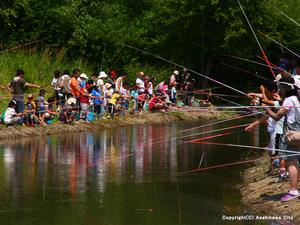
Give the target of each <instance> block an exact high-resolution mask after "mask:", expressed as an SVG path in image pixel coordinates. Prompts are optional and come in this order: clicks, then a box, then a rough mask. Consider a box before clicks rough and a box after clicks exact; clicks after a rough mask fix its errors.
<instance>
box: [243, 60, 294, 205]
mask: <svg viewBox="0 0 300 225" xmlns="http://www.w3.org/2000/svg"><path fill="white" fill-rule="evenodd" d="M278 70H279V74H278V75H277V76H276V79H275V80H270V81H267V82H265V83H264V84H262V85H261V86H260V88H259V89H260V92H259V93H249V94H248V95H249V97H251V98H252V100H253V101H252V103H253V104H254V105H258V104H259V105H261V106H262V108H263V109H264V112H263V113H262V114H261V115H260V116H259V118H258V119H257V120H255V121H254V122H253V123H252V124H250V125H249V126H248V127H246V131H252V130H253V129H254V128H256V127H257V126H258V125H259V124H263V123H266V124H267V131H268V134H269V145H268V150H269V156H270V170H269V171H268V174H269V175H271V176H273V175H276V173H275V169H276V167H278V168H279V179H278V181H279V182H281V181H285V180H288V179H289V180H290V189H289V191H288V192H287V193H286V194H285V195H284V196H282V198H281V201H283V202H286V201H289V200H292V199H294V198H297V197H298V196H299V192H298V176H299V173H298V169H299V159H300V154H299V148H300V146H299V144H295V143H293V142H292V141H291V140H290V138H288V136H289V135H295V134H297V133H298V132H299V131H300V101H299V100H300V97H299V96H300V95H299V90H300V79H299V78H300V60H299V59H298V60H297V61H296V62H295V64H294V65H293V64H292V63H290V62H289V61H288V60H286V59H284V60H281V63H280V65H279V67H278Z"/></svg>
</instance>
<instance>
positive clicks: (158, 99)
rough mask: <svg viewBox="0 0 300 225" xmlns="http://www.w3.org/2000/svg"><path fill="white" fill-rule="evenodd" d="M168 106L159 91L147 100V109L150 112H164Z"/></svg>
mask: <svg viewBox="0 0 300 225" xmlns="http://www.w3.org/2000/svg"><path fill="white" fill-rule="evenodd" d="M168 108H169V107H168V105H167V104H166V96H165V95H163V94H161V93H157V94H156V95H154V96H153V97H152V98H151V99H150V101H149V110H150V111H151V112H165V111H167V110H168Z"/></svg>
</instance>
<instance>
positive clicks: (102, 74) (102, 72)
mask: <svg viewBox="0 0 300 225" xmlns="http://www.w3.org/2000/svg"><path fill="white" fill-rule="evenodd" d="M107 76H108V75H107V74H106V73H105V72H104V71H101V72H100V73H99V77H98V78H105V77H107Z"/></svg>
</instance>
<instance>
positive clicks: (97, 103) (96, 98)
mask: <svg viewBox="0 0 300 225" xmlns="http://www.w3.org/2000/svg"><path fill="white" fill-rule="evenodd" d="M91 96H92V98H93V105H94V112H95V114H96V116H97V119H100V118H101V117H102V116H103V113H104V110H102V109H103V98H102V96H101V94H100V91H99V89H98V87H97V86H95V87H94V88H93V90H92V93H91Z"/></svg>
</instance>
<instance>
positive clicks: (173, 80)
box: [170, 74, 176, 84]
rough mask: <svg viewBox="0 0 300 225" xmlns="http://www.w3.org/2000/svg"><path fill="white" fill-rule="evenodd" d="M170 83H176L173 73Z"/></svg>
mask: <svg viewBox="0 0 300 225" xmlns="http://www.w3.org/2000/svg"><path fill="white" fill-rule="evenodd" d="M170 84H176V77H175V75H174V74H172V76H171V77H170Z"/></svg>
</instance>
